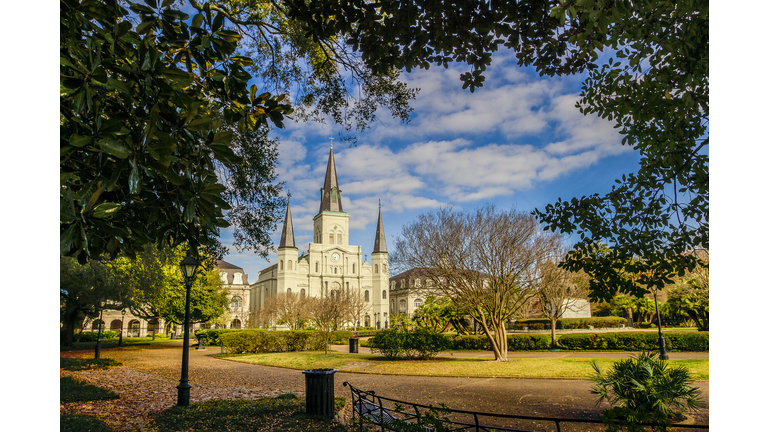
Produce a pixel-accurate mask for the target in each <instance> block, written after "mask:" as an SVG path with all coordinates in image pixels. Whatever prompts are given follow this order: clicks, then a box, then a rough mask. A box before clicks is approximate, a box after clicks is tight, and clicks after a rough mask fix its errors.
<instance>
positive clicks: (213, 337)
mask: <svg viewBox="0 0 768 432" xmlns="http://www.w3.org/2000/svg"><path fill="white" fill-rule="evenodd" d="M240 331H243V330H241V329H208V330H204V332H205V345H206V346H221V335H223V334H224V333H234V332H240Z"/></svg>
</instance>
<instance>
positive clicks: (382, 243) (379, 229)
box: [373, 200, 387, 253]
mask: <svg viewBox="0 0 768 432" xmlns="http://www.w3.org/2000/svg"><path fill="white" fill-rule="evenodd" d="M381 252H387V239H386V238H384V224H383V223H382V222H381V200H379V223H378V225H376V238H375V239H374V240H373V253H381Z"/></svg>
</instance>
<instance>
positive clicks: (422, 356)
mask: <svg viewBox="0 0 768 432" xmlns="http://www.w3.org/2000/svg"><path fill="white" fill-rule="evenodd" d="M451 345H452V344H451V340H450V339H449V338H448V337H447V336H444V335H442V334H440V333H432V332H429V331H427V330H424V329H421V328H417V329H414V330H412V331H402V330H399V329H396V328H394V329H387V330H381V331H379V332H378V333H376V335H375V336H374V337H372V338H371V339H370V341H369V343H368V346H370V347H371V352H377V351H378V352H380V353H382V354H383V355H384V356H385V357H387V358H398V357H404V358H406V359H408V360H429V359H432V358H434V357H435V356H436V355H437V354H438V353H439V352H441V351H446V350H449V349H451Z"/></svg>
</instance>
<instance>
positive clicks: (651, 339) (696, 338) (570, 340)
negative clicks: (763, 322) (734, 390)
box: [557, 332, 709, 352]
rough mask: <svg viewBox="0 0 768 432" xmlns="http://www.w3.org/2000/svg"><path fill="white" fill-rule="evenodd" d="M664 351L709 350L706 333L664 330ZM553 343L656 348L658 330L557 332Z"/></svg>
mask: <svg viewBox="0 0 768 432" xmlns="http://www.w3.org/2000/svg"><path fill="white" fill-rule="evenodd" d="M664 340H665V342H666V343H665V345H666V347H667V351H671V352H690V351H709V333H705V332H696V333H690V332H681V333H665V334H664ZM557 344H558V345H560V346H561V347H563V348H566V349H569V350H575V351H584V350H611V351H655V350H658V348H659V335H658V333H651V332H643V333H640V332H637V333H634V332H633V333H601V334H595V333H581V334H566V335H562V336H558V338H557Z"/></svg>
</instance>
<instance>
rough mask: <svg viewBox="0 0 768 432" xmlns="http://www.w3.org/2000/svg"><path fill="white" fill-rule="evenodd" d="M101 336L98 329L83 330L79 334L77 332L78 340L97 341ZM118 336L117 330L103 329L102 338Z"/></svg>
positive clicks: (76, 338)
mask: <svg viewBox="0 0 768 432" xmlns="http://www.w3.org/2000/svg"><path fill="white" fill-rule="evenodd" d="M98 337H99V332H98V331H88V332H81V333H78V334H75V340H77V341H78V342H96V339H98ZM115 337H117V332H116V331H111V330H102V331H101V340H105V339H112V338H115Z"/></svg>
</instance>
